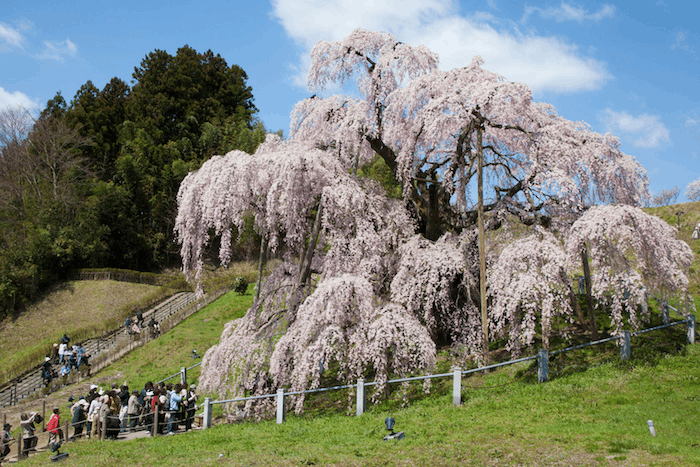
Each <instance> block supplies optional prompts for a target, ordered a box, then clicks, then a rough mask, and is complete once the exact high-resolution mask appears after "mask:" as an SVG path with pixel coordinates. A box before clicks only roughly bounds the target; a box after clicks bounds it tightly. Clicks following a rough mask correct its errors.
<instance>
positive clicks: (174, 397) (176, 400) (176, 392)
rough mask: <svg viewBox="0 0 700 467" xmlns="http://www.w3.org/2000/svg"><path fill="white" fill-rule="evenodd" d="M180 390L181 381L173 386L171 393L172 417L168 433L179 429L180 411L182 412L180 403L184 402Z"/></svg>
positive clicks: (170, 410)
mask: <svg viewBox="0 0 700 467" xmlns="http://www.w3.org/2000/svg"><path fill="white" fill-rule="evenodd" d="M180 390H181V387H180V383H178V384H176V385H175V388H173V391H172V392H171V393H170V407H169V415H170V418H169V419H168V433H167V434H171V433H173V432H175V431H177V427H178V425H179V420H178V413H179V412H180V405H181V404H182V396H181V395H180Z"/></svg>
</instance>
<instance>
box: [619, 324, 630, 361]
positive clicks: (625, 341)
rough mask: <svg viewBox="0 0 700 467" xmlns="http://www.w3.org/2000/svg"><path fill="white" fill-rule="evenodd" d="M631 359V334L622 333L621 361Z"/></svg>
mask: <svg viewBox="0 0 700 467" xmlns="http://www.w3.org/2000/svg"><path fill="white" fill-rule="evenodd" d="M629 359H630V332H629V331H622V345H620V360H629Z"/></svg>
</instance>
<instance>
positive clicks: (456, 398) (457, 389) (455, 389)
mask: <svg viewBox="0 0 700 467" xmlns="http://www.w3.org/2000/svg"><path fill="white" fill-rule="evenodd" d="M461 403H462V369H461V368H460V367H458V366H456V367H454V368H453V369H452V404H453V405H460V404H461Z"/></svg>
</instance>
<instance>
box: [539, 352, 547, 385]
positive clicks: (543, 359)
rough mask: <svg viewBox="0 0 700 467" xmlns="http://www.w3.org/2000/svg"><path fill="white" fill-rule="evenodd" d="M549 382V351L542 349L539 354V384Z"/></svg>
mask: <svg viewBox="0 0 700 467" xmlns="http://www.w3.org/2000/svg"><path fill="white" fill-rule="evenodd" d="M547 381H549V350H547V349H540V351H539V352H538V353H537V382H539V383H546V382H547Z"/></svg>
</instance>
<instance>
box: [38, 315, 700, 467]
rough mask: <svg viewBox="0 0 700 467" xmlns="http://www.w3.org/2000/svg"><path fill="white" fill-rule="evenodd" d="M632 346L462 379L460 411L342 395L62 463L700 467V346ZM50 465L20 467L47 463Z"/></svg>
mask: <svg viewBox="0 0 700 467" xmlns="http://www.w3.org/2000/svg"><path fill="white" fill-rule="evenodd" d="M193 318H194V319H193ZM193 318H190V319H189V320H188V322H189V321H193V322H196V321H200V323H196V324H197V326H200V325H201V321H203V320H202V319H201V318H200V319H197V318H195V317H193ZM205 319H206V318H205ZM188 322H186V323H184V325H185V326H188ZM189 324H194V323H189ZM672 329H674V328H672ZM682 334H683V332H682V330H676V331H669V332H668V333H662V334H660V335H659V336H657V339H661V340H664V339H667V340H672V341H678V340H682V337H683V336H682ZM188 343H189V342H188ZM635 343H637V341H633V346H634V348H633V359H632V361H631V362H629V363H620V362H618V361H616V358H615V354H616V352H617V349H615V348H610V349H608V350H607V351H606V350H605V349H601V352H600V354H599V356H598V358H597V360H598V363H594V364H593V365H592V366H590V367H585V368H584V367H579V368H577V369H575V370H574V371H568V370H563V371H559V372H558V371H557V370H556V363H555V364H554V365H553V366H554V368H553V371H552V373H553V374H552V380H551V381H550V382H548V383H543V384H538V383H536V382H535V381H534V374H535V371H534V369H533V368H531V367H529V366H528V365H524V364H521V365H519V366H518V367H511V368H506V369H503V370H500V371H496V372H493V373H489V374H487V375H477V376H473V377H470V378H467V379H465V380H464V386H463V400H464V404H463V405H462V406H459V407H454V406H453V405H452V404H451V388H450V381H436V384H435V385H434V388H433V390H432V391H431V395H429V396H425V395H419V392H420V391H419V389H418V388H413V389H412V390H410V391H409V400H410V401H409V404H408V407H406V408H400V407H399V406H400V404H401V402H400V398H398V397H396V393H394V394H393V395H391V396H390V398H389V400H388V401H386V402H383V403H382V404H380V405H378V406H371V407H370V408H369V410H368V411H367V412H366V413H365V414H364V415H363V416H362V417H359V418H356V417H353V416H346V415H345V414H344V412H345V400H346V397H345V396H346V394H345V393H344V392H338V393H335V395H325V396H323V397H324V398H327V400H326V401H325V403H326V407H325V409H324V410H323V411H321V410H314V409H313V408H312V410H309V411H308V412H307V414H305V415H303V416H299V417H297V416H293V415H290V416H288V418H287V421H285V423H284V424H282V425H276V424H275V422H274V421H264V422H259V423H241V424H233V425H218V426H215V427H214V428H212V429H210V430H207V431H203V432H192V433H187V434H181V435H177V436H168V437H159V438H156V439H150V438H147V439H139V440H133V441H129V442H110V441H105V442H98V441H81V442H78V443H71V444H68V445H66V446H65V447H64V450H65V451H66V452H69V453H70V458H69V460H68V461H67V462H66V463H65V464H64V465H66V466H112V465H118V464H124V465H134V466H155V465H169V466H189V465H222V464H223V465H241V466H243V465H259V466H263V465H264V466H267V465H289V466H292V465H357V466H360V465H363V466H364V465H377V466H379V465H431V466H443V465H444V466H453V465H572V466H574V465H576V466H579V465H668V466H678V465H697V464H698V463H700V444H698V443H700V426H699V425H698V423H697V416H696V413H697V409H696V407H697V400H698V391H699V390H700V365H699V364H698V363H699V362H700V345H696V346H694V347H692V348H687V349H686V348H683V349H681V350H680V351H679V352H671V354H669V355H667V356H663V355H659V354H654V355H655V357H652V358H649V356H651V355H652V352H649V351H642V349H640V348H639V347H638V346H637V345H635ZM161 351H165V349H161ZM150 355H151V356H158V355H161V356H162V355H163V354H162V353H160V352H151V353H150ZM635 355H636V357H635ZM163 363H164V364H166V363H167V360H163ZM123 364H124V365H125V366H128V365H127V362H123ZM125 371H126V370H125ZM168 371H170V370H168ZM166 373H167V371H166ZM123 376H127V375H126V374H124V375H123ZM332 399H334V400H332ZM309 404H310V406H311V407H314V406H318V405H323V404H324V401H323V400H316V401H313V400H312V401H310V402H309ZM338 405H339V406H340V407H338V408H337V409H335V410H334V409H333V407H334V406H338ZM387 416H392V417H394V418H395V419H396V420H397V424H396V429H397V430H403V431H405V432H406V438H405V439H404V440H401V441H393V442H383V441H382V437H383V436H384V435H385V434H386V433H385V432H386V430H385V429H384V425H383V421H384V418H385V417H387ZM648 419H651V420H654V423H655V427H656V432H657V436H656V437H652V436H651V435H650V434H649V431H648V428H647V420H648ZM220 455H221V458H220V457H219V456H220ZM47 457H48V453H44V454H40V455H37V456H34V457H32V458H30V459H29V460H28V461H26V462H25V464H26V465H27V466H32V465H44V464H45V463H46V462H48V459H47Z"/></svg>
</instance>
